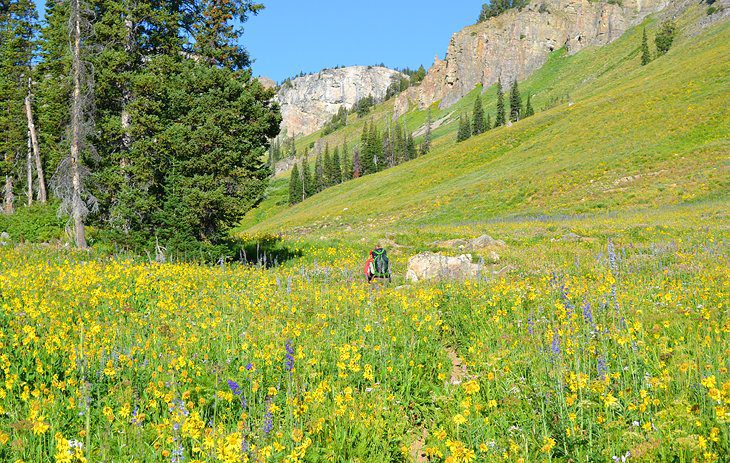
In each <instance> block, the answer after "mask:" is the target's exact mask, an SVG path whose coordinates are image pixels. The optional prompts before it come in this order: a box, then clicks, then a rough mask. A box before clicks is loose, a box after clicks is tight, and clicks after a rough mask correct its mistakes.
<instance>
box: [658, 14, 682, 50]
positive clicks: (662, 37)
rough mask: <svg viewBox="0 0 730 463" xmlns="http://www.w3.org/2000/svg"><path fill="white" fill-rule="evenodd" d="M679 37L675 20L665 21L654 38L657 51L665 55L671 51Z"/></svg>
mask: <svg viewBox="0 0 730 463" xmlns="http://www.w3.org/2000/svg"><path fill="white" fill-rule="evenodd" d="M676 35H677V24H676V23H675V22H674V21H673V20H668V21H664V22H663V23H662V25H661V27H660V28H659V31H658V32H657V34H656V37H655V38H654V43H655V44H656V51H657V53H658V54H659V55H663V54H665V53H666V52H668V51H669V49H670V48H671V47H672V43H673V42H674V38H675V37H676Z"/></svg>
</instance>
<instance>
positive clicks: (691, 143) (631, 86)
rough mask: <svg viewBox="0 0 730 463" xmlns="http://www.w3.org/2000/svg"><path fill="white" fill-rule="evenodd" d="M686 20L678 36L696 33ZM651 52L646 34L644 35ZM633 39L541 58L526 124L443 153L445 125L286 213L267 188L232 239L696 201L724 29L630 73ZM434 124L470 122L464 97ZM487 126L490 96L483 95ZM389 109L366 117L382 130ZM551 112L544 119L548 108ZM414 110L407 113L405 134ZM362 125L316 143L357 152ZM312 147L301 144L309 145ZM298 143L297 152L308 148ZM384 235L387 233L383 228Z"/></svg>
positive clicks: (711, 138) (716, 104)
mask: <svg viewBox="0 0 730 463" xmlns="http://www.w3.org/2000/svg"><path fill="white" fill-rule="evenodd" d="M701 14H704V13H703V12H701V11H699V9H697V10H692V11H690V13H688V14H687V15H685V17H683V18H682V19H681V20H680V25H683V24H686V23H689V22H693V21H696V19H697V17H698V16H699V15H701ZM645 26H646V27H647V30H648V32H649V36H650V40H652V39H653V33H654V29H655V27H656V24H655V23H654V21H653V20H648V21H647V22H646V24H645ZM641 33H642V27H637V28H635V29H633V30H630V31H629V32H628V33H627V34H625V35H624V36H623V37H622V38H621V39H619V40H617V41H616V42H614V43H612V44H611V45H608V46H605V47H600V48H592V49H588V50H584V51H582V52H580V53H578V54H576V55H573V56H570V55H568V54H567V53H566V52H565V50H558V51H556V52H554V53H553V55H552V56H551V57H550V59H549V61H548V63H547V64H546V65H545V66H544V67H543V68H542V69H541V70H539V71H538V72H536V73H535V74H534V75H533V76H531V77H530V79H528V80H527V81H526V82H523V83H521V90H522V93H523V96H526V95H527V94H528V93H530V94H532V95H533V102H534V105H535V107H536V108H537V110H538V113H537V114H536V115H535V116H534V117H533V118H530V119H526V120H523V121H520V122H518V123H516V124H514V125H513V126H511V127H503V128H500V129H495V130H492V131H489V132H487V133H485V134H483V135H481V136H478V137H474V138H472V139H470V140H468V141H466V142H463V143H461V144H458V145H457V144H456V143H455V141H454V139H455V130H456V124H455V123H450V124H445V125H443V126H441V127H439V128H438V129H437V130H436V131H435V133H434V136H435V141H434V149H433V150H432V152H431V153H430V154H428V155H427V156H423V157H421V158H418V159H416V160H414V161H411V162H409V163H406V164H404V165H401V166H399V167H396V168H393V169H389V170H387V171H385V172H382V173H379V174H376V175H372V176H366V177H364V178H361V179H357V180H354V181H350V182H347V183H345V184H342V185H340V186H338V187H334V188H330V189H328V190H326V191H324V192H322V193H320V194H318V195H315V196H314V197H312V198H310V199H308V200H306V201H304V202H303V203H301V204H299V205H297V206H296V207H292V208H290V207H288V206H286V205H285V200H286V185H287V183H286V180H285V179H277V180H276V181H275V182H274V183H273V185H272V187H271V190H270V194H269V197H268V199H267V200H266V201H265V202H264V203H263V204H262V206H261V207H260V208H259V209H257V210H256V211H254V212H253V213H252V214H250V215H249V216H248V217H246V218H245V219H244V221H243V222H242V227H241V230H247V231H275V232H281V231H290V230H292V229H296V228H298V227H299V228H302V229H303V230H308V229H310V228H312V227H317V228H318V227H322V226H327V227H328V228H330V229H332V227H334V229H340V230H342V229H349V228H348V227H356V228H362V224H363V223H367V224H368V226H369V227H368V228H372V227H376V228H381V229H386V228H387V229H389V230H390V229H408V228H411V227H413V226H417V227H423V226H426V225H428V226H435V225H446V224H458V223H463V222H467V221H468V222H473V221H489V220H494V219H496V218H503V217H507V216H525V215H540V214H574V213H600V212H604V211H608V210H610V211H616V210H621V209H628V208H632V209H636V208H657V207H665V206H673V205H682V204H695V203H699V202H712V201H715V202H718V201H719V204H722V203H724V202H725V201H726V200H727V197H728V196H727V194H728V193H727V192H728V191H730V174H729V169H730V164H728V153H729V152H730V109H728V104H727V102H728V90H727V89H728V88H730V62H728V60H727V56H729V55H730V25H729V24H728V23H727V22H725V23H724V24H720V25H717V26H715V27H713V28H710V29H708V30H706V31H703V33H702V34H701V35H699V36H697V37H693V38H688V37H684V36H682V37H679V38H678V39H677V41H676V42H675V46H674V47H673V48H672V49H671V50H670V52H669V53H668V54H667V55H665V56H662V57H659V58H657V59H655V60H654V61H652V62H651V63H650V64H649V65H647V66H645V67H642V66H641V65H640V62H639V61H640V57H639V46H640V43H641ZM479 91H481V89H475V91H474V92H472V94H470V95H468V96H467V97H465V98H464V99H463V100H462V101H460V102H459V103H458V104H457V105H455V106H453V107H451V108H448V109H445V110H439V109H438V108H435V107H434V110H433V111H434V113H433V118H434V120H437V119H440V118H442V117H445V116H449V115H450V118H451V120H453V121H454V122H455V120H456V119H457V118H458V114H459V113H460V112H461V111H468V112H471V107H472V105H473V101H474V98H475V95H476V93H477V92H479ZM483 99H484V101H485V106H486V110H487V112H488V113H491V114H492V115H493V114H494V103H495V88H494V87H492V88H489V89H487V90H486V92H485V93H484V95H483ZM391 105H392V102H387V103H385V104H384V105H381V106H379V107H378V108H376V110H375V111H374V113H373V115H372V120H376V121H378V122H379V124H381V125H384V124H385V123H386V121H387V120H388V119H390V114H391V113H390V112H389V111H390V109H391ZM551 106H552V107H551ZM425 117H426V113H425V111H415V110H414V111H410V112H409V113H408V114H407V115H406V116H405V119H406V120H407V121H408V125H409V127H410V128H411V129H412V130H415V129H416V128H418V127H419V126H421V125H422V124H423V122H424V120H425ZM363 123H364V121H362V120H359V121H357V120H355V121H353V122H352V123H351V124H350V125H349V126H348V127H346V128H345V129H343V130H341V131H338V132H336V133H333V134H331V135H330V136H328V137H326V140H327V141H328V142H329V143H330V144H331V145H335V144H338V143H340V142H342V141H343V140H344V139H345V138H347V139H348V140H351V141H356V139H357V138H358V137H359V133H360V130H361V127H362V124H363ZM317 136H318V135H316V134H315V135H312V136H310V138H311V139H312V140H313V139H314V137H317ZM309 142H311V140H310V139H309V138H308V139H305V140H302V143H309ZM383 224H390V225H388V226H387V227H383Z"/></svg>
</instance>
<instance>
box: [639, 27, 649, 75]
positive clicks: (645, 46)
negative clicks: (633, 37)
mask: <svg viewBox="0 0 730 463" xmlns="http://www.w3.org/2000/svg"><path fill="white" fill-rule="evenodd" d="M650 62H651V53H650V52H649V40H648V39H647V37H646V28H644V33H643V34H642V36H641V65H642V66H646V65H647V64H649V63H650Z"/></svg>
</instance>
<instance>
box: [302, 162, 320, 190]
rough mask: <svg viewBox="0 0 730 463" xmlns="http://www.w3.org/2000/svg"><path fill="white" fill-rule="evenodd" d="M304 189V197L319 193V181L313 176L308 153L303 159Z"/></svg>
mask: <svg viewBox="0 0 730 463" xmlns="http://www.w3.org/2000/svg"><path fill="white" fill-rule="evenodd" d="M302 190H303V192H304V194H303V198H304V199H306V198H309V197H310V196H313V195H314V194H315V193H317V182H316V181H315V179H314V178H312V169H311V168H310V167H309V159H307V156H306V155H305V156H304V160H303V161H302Z"/></svg>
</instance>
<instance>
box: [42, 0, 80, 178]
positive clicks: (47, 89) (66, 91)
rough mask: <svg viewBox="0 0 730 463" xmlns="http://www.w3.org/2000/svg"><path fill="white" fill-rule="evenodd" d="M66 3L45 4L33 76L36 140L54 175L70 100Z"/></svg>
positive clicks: (61, 151) (63, 143) (45, 164)
mask: <svg viewBox="0 0 730 463" xmlns="http://www.w3.org/2000/svg"><path fill="white" fill-rule="evenodd" d="M68 18H69V2H68V1H47V2H46V12H45V25H44V27H43V28H42V29H41V33H40V40H39V45H40V53H39V54H40V62H39V63H38V65H37V67H36V73H35V75H36V76H37V77H36V80H37V88H36V92H35V101H36V106H37V107H38V108H42V110H40V111H38V138H39V143H40V151H41V153H43V159H42V161H43V168H44V170H45V171H46V172H48V173H49V174H52V173H53V172H55V170H56V168H57V166H58V164H59V163H60V161H61V159H62V158H63V157H64V156H65V153H66V152H67V151H68V137H67V136H66V133H67V131H66V129H67V127H68V125H69V118H70V112H69V110H68V108H69V103H70V100H71V80H70V78H69V76H70V75H71V54H70V53H69V48H68Z"/></svg>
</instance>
